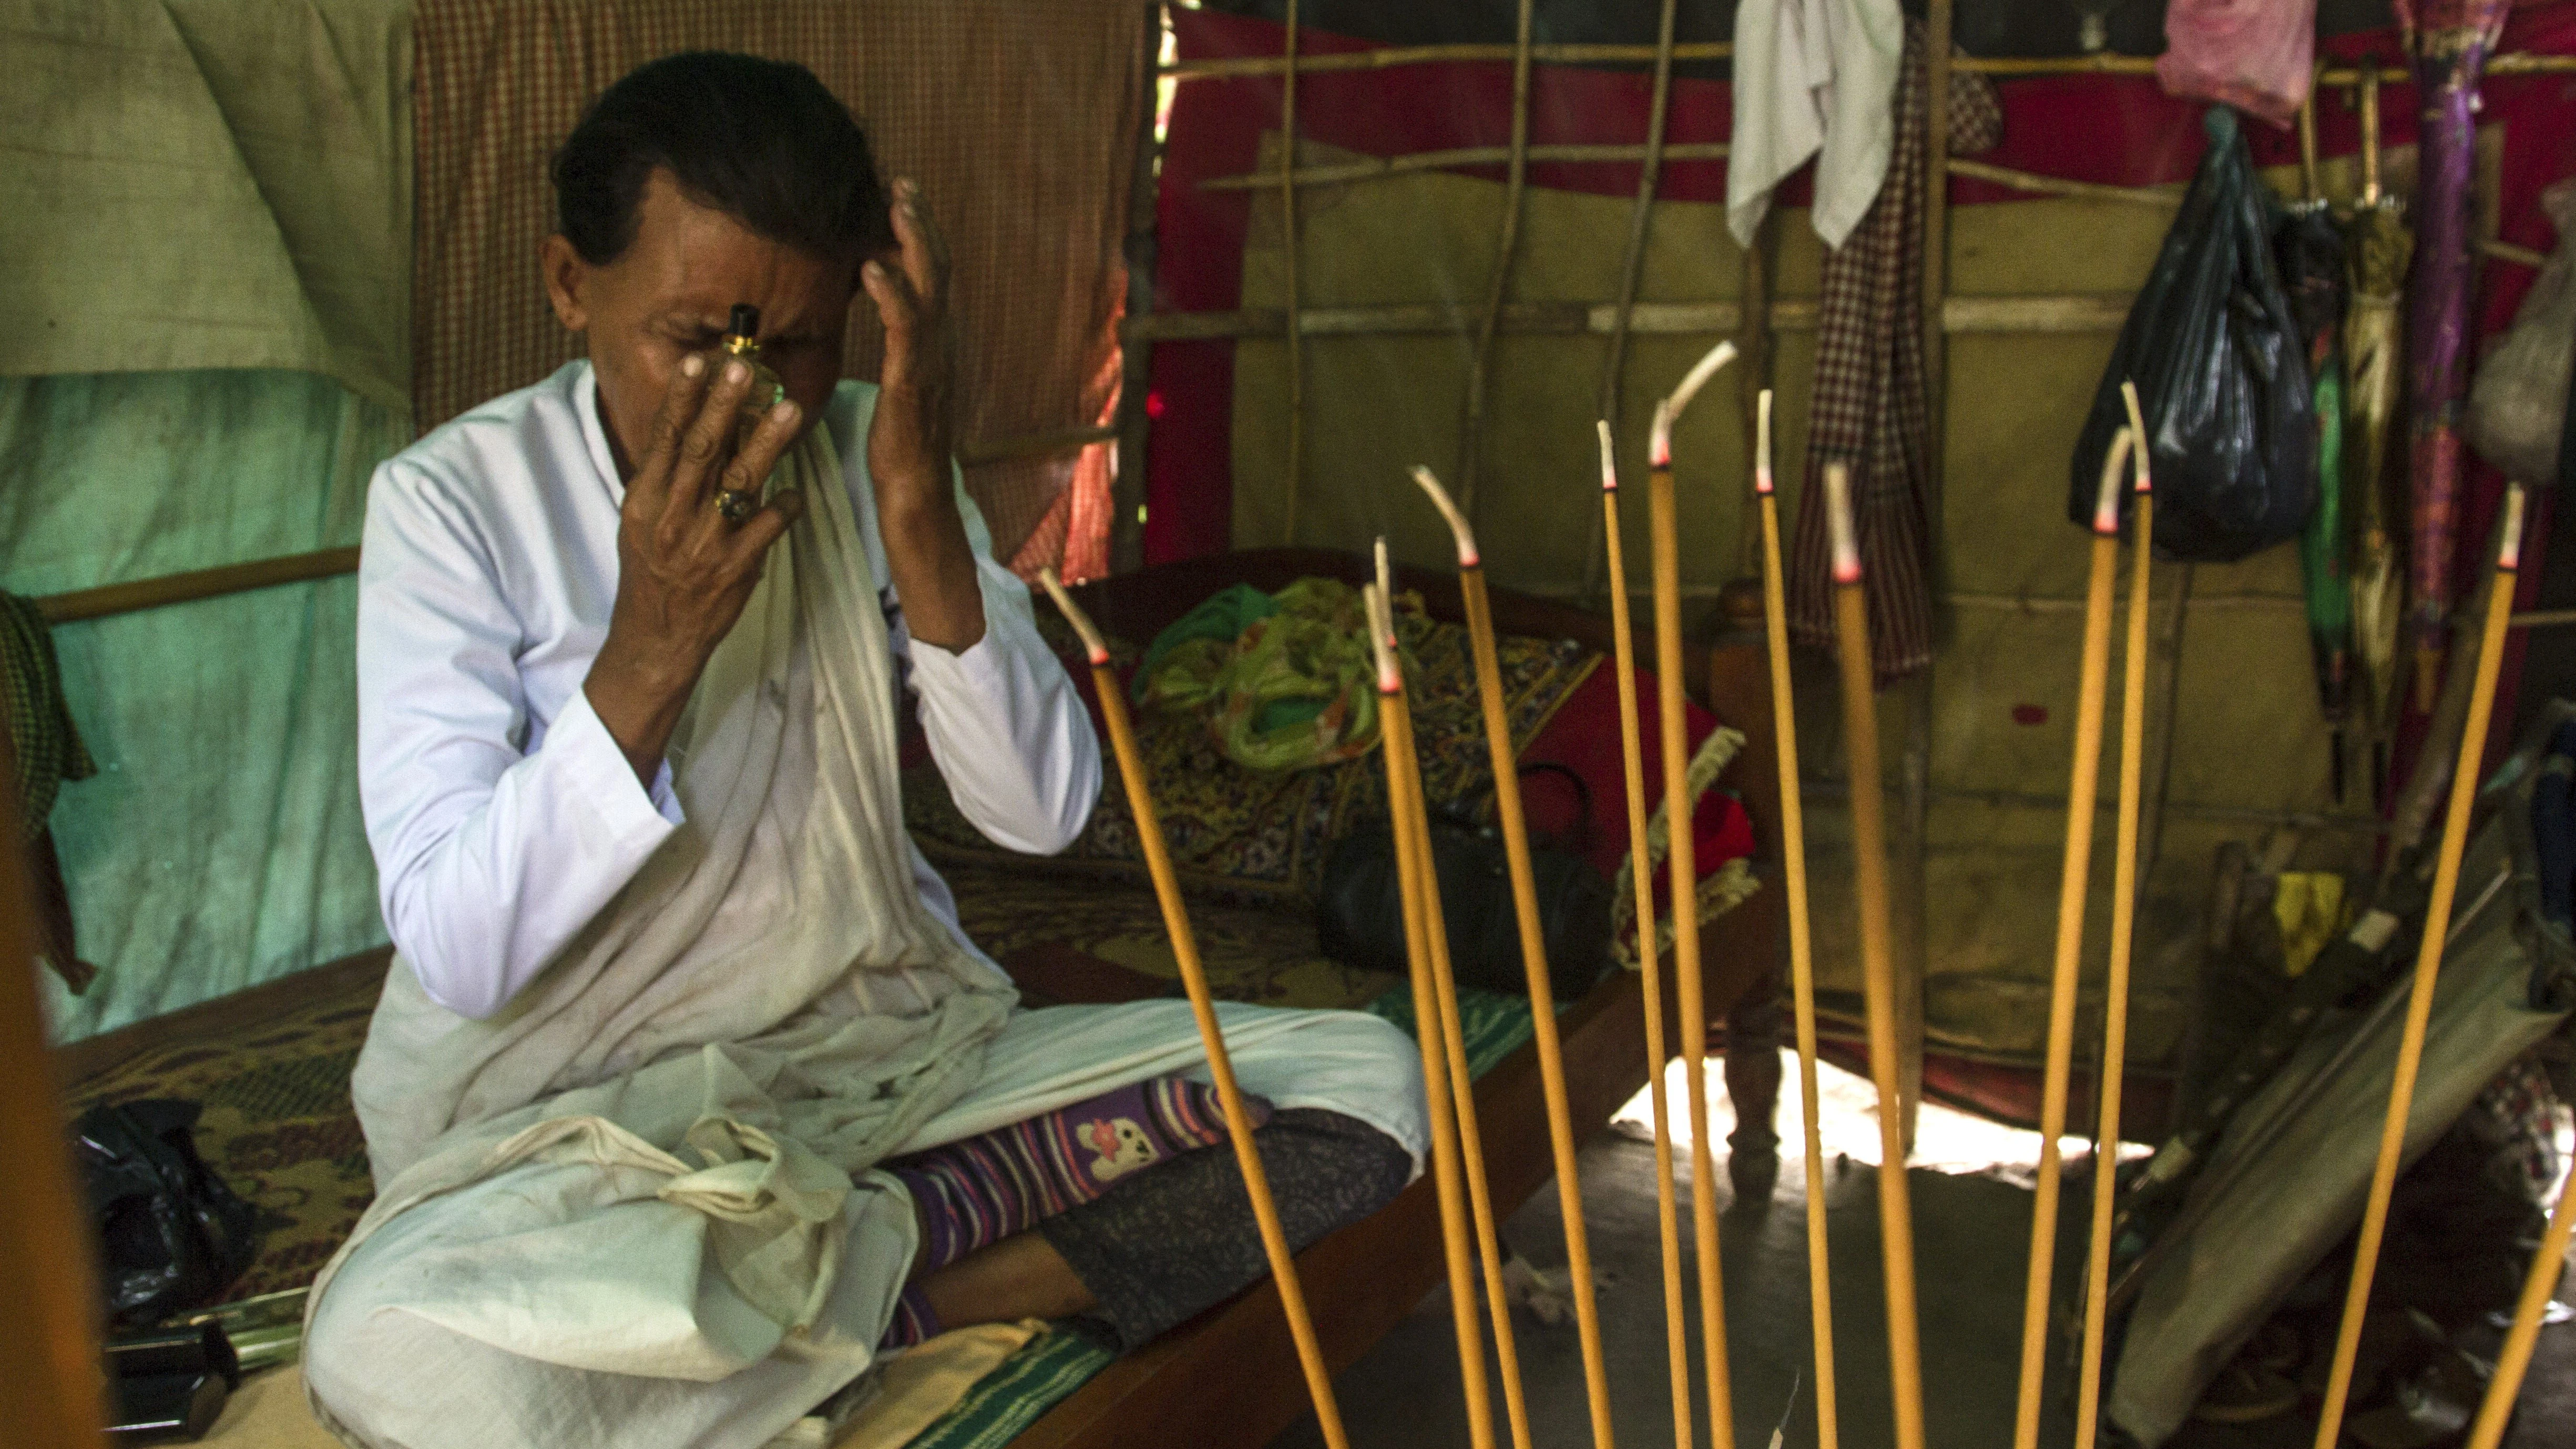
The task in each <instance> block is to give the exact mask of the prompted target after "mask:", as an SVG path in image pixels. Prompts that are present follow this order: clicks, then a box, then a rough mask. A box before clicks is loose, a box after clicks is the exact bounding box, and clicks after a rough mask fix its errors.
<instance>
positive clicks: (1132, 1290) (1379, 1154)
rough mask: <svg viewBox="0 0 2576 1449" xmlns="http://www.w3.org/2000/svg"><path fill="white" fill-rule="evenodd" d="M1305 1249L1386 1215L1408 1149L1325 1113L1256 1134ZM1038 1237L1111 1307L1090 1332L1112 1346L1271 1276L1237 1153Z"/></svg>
mask: <svg viewBox="0 0 2576 1449" xmlns="http://www.w3.org/2000/svg"><path fill="white" fill-rule="evenodd" d="M1252 1140H1253V1142H1254V1143H1255V1144H1256V1145H1257V1146H1259V1148H1260V1149H1261V1165H1262V1167H1263V1169H1264V1170H1265V1171H1266V1172H1267V1173H1268V1175H1269V1178H1270V1192H1271V1196H1272V1197H1273V1198H1274V1199H1275V1200H1276V1201H1277V1203H1278V1207H1279V1222H1280V1226H1281V1227H1282V1228H1284V1229H1285V1230H1286V1231H1287V1235H1288V1241H1289V1242H1290V1243H1291V1244H1292V1245H1293V1246H1295V1247H1298V1248H1304V1247H1305V1246H1306V1245H1307V1244H1309V1243H1312V1242H1314V1241H1315V1240H1317V1239H1319V1238H1321V1237H1323V1236H1324V1235H1325V1234H1326V1233H1329V1232H1331V1231H1332V1230H1333V1229H1335V1228H1338V1227H1341V1226H1342V1225H1344V1224H1346V1223H1353V1222H1357V1221H1359V1220H1360V1219H1361V1218H1364V1217H1366V1216H1368V1215H1369V1214H1370V1213H1373V1212H1375V1211H1377V1210H1378V1209H1379V1208H1381V1207H1384V1206H1385V1205H1386V1204H1387V1203H1388V1202H1390V1201H1392V1200H1393V1199H1394V1197H1395V1195H1396V1194H1397V1193H1398V1192H1400V1191H1402V1190H1403V1188H1404V1185H1405V1182H1406V1181H1407V1180H1408V1179H1409V1178H1410V1177H1411V1176H1412V1173H1413V1162H1412V1158H1411V1156H1410V1155H1409V1154H1408V1153H1406V1151H1405V1150H1404V1147H1403V1145H1402V1144H1400V1143H1398V1142H1397V1141H1395V1139H1393V1138H1391V1137H1389V1136H1387V1135H1386V1134H1385V1133H1383V1132H1380V1131H1378V1130H1377V1129H1376V1128H1374V1127H1371V1126H1369V1125H1368V1124H1367V1123H1365V1122H1361V1121H1359V1120H1358V1119H1356V1118H1352V1117H1346V1116H1344V1115H1342V1114H1341V1113H1339V1112H1330V1111H1325V1110H1323V1109H1321V1108H1314V1107H1306V1108H1293V1109H1288V1110H1284V1111H1279V1112H1275V1113H1273V1114H1272V1115H1271V1118H1270V1121H1269V1124H1268V1125H1266V1126H1264V1127H1262V1128H1261V1129H1260V1130H1259V1131H1257V1132H1255V1133H1253V1134H1252ZM1037 1230H1038V1231H1039V1232H1040V1233H1042V1234H1044V1235H1045V1237H1046V1240H1047V1242H1048V1243H1049V1244H1051V1245H1052V1246H1053V1247H1054V1248H1055V1250H1056V1251H1057V1252H1058V1253H1060V1254H1062V1255H1063V1256H1064V1261H1065V1262H1066V1264H1067V1265H1068V1266H1070V1267H1071V1268H1072V1269H1073V1273H1074V1276H1075V1277H1077V1278H1079V1279H1081V1280H1082V1285H1083V1286H1084V1287H1085V1288H1088V1289H1090V1290H1091V1294H1092V1296H1093V1297H1094V1298H1097V1299H1098V1300H1100V1306H1099V1307H1098V1308H1097V1309H1096V1310H1095V1311H1094V1312H1093V1314H1092V1315H1091V1316H1089V1317H1087V1318H1085V1319H1083V1320H1081V1322H1080V1324H1079V1326H1080V1327H1081V1328H1083V1329H1084V1330H1085V1331H1086V1332H1089V1333H1090V1334H1092V1335H1093V1336H1094V1337H1097V1338H1099V1339H1101V1340H1102V1341H1103V1342H1104V1343H1106V1344H1107V1345H1108V1346H1109V1347H1110V1348H1112V1349H1116V1350H1120V1351H1124V1350H1126V1349H1130V1348H1134V1347H1136V1346H1138V1345H1140V1344H1143V1343H1146V1342H1148V1341H1150V1340H1152V1339H1154V1338H1156V1337H1159V1336H1160V1335H1161V1334H1163V1333H1164V1332H1166V1331H1168V1330H1170V1329H1171V1328H1173V1327H1175V1326H1176V1325H1178V1324H1180V1323H1182V1322H1183V1321H1185V1320H1187V1319H1189V1318H1191V1317H1192V1316H1194V1315H1196V1314H1197V1313H1199V1312H1200V1311H1202V1310H1204V1309H1206V1308H1208V1307H1210V1306H1212V1305H1214V1304H1216V1303H1219V1302H1222V1301H1223V1300H1225V1299H1227V1298H1230V1297H1232V1296H1233V1295H1234V1294H1236V1293H1238V1292H1241V1291H1242V1290H1243V1289H1244V1288H1246V1287H1249V1286H1250V1285H1252V1284H1253V1283H1255V1282H1258V1281H1259V1280H1260V1279H1261V1277H1262V1275H1263V1274H1265V1273H1267V1272H1269V1271H1270V1261H1269V1259H1268V1257H1267V1256H1265V1255H1264V1254H1263V1252H1262V1248H1261V1234H1260V1231H1259V1228H1258V1226H1257V1225H1256V1224H1255V1222H1254V1221H1253V1217H1252V1200H1251V1198H1250V1197H1249V1196H1248V1195H1247V1194H1246V1193H1245V1191H1244V1187H1243V1172H1242V1169H1241V1168H1239V1167H1238V1166H1236V1164H1235V1156H1234V1149H1233V1147H1231V1146H1219V1147H1202V1148H1199V1149H1198V1150H1196V1151H1194V1152H1185V1153H1182V1154H1181V1155H1179V1156H1178V1157H1175V1158H1172V1159H1171V1160H1170V1161H1168V1162H1161V1163H1157V1164H1155V1165H1154V1166H1152V1167H1149V1168H1146V1169H1145V1170H1144V1171H1142V1172H1138V1173H1136V1174H1134V1175H1133V1176H1131V1177H1128V1178H1127V1179H1125V1180H1124V1181H1121V1182H1119V1183H1118V1184H1117V1185H1115V1186H1113V1187H1111V1188H1110V1189H1109V1191H1108V1192H1106V1193H1104V1194H1102V1195H1101V1196H1100V1197H1098V1198H1096V1199H1094V1200H1093V1201H1091V1202H1087V1203H1083V1204H1080V1205H1079V1206H1076V1207H1073V1208H1070V1209H1068V1210H1066V1211H1064V1212H1062V1213H1059V1214H1057V1215H1056V1216H1054V1217H1051V1218H1048V1219H1047V1220H1046V1221H1044V1222H1042V1223H1040V1224H1038V1228H1037Z"/></svg>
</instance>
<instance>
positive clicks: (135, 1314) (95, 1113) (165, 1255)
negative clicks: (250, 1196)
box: [72, 1099, 260, 1326]
mask: <svg viewBox="0 0 2576 1449" xmlns="http://www.w3.org/2000/svg"><path fill="white" fill-rule="evenodd" d="M199 1110H200V1109H199V1108H198V1105H197V1104H196V1103H194V1102H181V1101H174V1100H166V1099H153V1100H147V1101H140V1102H124V1103H120V1104H118V1105H116V1106H112V1107H94V1108H92V1109H90V1110H89V1111H88V1112H85V1113H83V1114H82V1115H81V1119H80V1121H79V1122H77V1123H75V1124H73V1127H72V1152H73V1155H74V1156H75V1157H76V1158H78V1159H79V1162H80V1167H81V1175H82V1177H83V1179H84V1180H85V1184H86V1186H87V1187H88V1189H89V1205H90V1214H91V1218H90V1221H91V1223H92V1225H93V1226H94V1228H95V1229H96V1231H97V1235H98V1254H99V1275H98V1276H99V1289H100V1292H101V1294H102V1296H104V1297H105V1298H106V1300H107V1311H108V1316H109V1317H110V1318H111V1319H113V1320H114V1321H115V1322H117V1323H119V1324H122V1325H129V1326H130V1325H135V1324H144V1323H152V1322H156V1321H158V1320H160V1319H162V1318H164V1317H167V1316H168V1315H170V1314H172V1313H176V1312H178V1311H179V1310H181V1309H185V1308H195V1307H199V1306H201V1305H203V1304H206V1303H211V1302H213V1301H214V1299H215V1296H216V1295H217V1294H219V1293H221V1292H223V1290H224V1289H226V1288H228V1287H230V1286H232V1282H233V1280H234V1279H236V1278H239V1277H240V1276H241V1275H242V1273H243V1271H244V1270H246V1269H248V1268H249V1267H250V1265H251V1260H252V1259H253V1258H256V1257H257V1256H259V1237H260V1230H259V1209H257V1208H255V1207H253V1206H251V1205H250V1204H249V1203H246V1202H244V1201H242V1200H241V1198H239V1197H238V1196H236V1195H235V1194H234V1192H233V1190H232V1189H231V1188H230V1187H227V1186H225V1184H224V1180H223V1179H222V1178H220V1177H217V1176H215V1174H214V1173H213V1172H212V1171H211V1170H209V1169H208V1168H207V1166H206V1164H205V1161H204V1159H202V1158H200V1157H198V1156H197V1144H196V1140H195V1139H194V1137H192V1136H191V1135H190V1134H191V1132H192V1130H193V1129H194V1128H195V1127H196V1125H197V1113H198V1111H199Z"/></svg>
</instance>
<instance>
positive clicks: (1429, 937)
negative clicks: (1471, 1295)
mask: <svg viewBox="0 0 2576 1449" xmlns="http://www.w3.org/2000/svg"><path fill="white" fill-rule="evenodd" d="M1377 591H1378V597H1379V598H1380V599H1383V600H1392V599H1393V598H1394V597H1395V591H1394V586H1393V579H1392V571H1391V570H1390V569H1389V567H1388V565H1387V554H1386V539H1385V538H1383V537H1380V538H1379V539H1378V541H1377ZM1393 610H1394V605H1393V604H1392V603H1389V604H1388V605H1387V612H1386V617H1385V619H1384V620H1382V621H1381V620H1379V619H1378V618H1377V617H1376V616H1375V615H1374V614H1373V615H1371V616H1370V627H1372V628H1376V627H1377V625H1378V624H1379V623H1381V622H1383V623H1384V625H1385V628H1384V629H1382V630H1380V632H1379V634H1378V637H1379V639H1380V640H1381V641H1383V643H1384V644H1385V647H1386V652H1387V654H1388V657H1390V658H1394V657H1396V645H1395V615H1394V612H1393ZM1398 668H1399V671H1400V670H1401V666H1400V665H1399V666H1398ZM1385 708H1386V709H1387V710H1388V711H1389V712H1391V713H1400V714H1401V715H1402V716H1403V717H1402V718H1401V719H1398V720H1397V721H1395V724H1394V729H1395V730H1396V733H1395V735H1393V736H1391V737H1390V739H1391V747H1392V748H1393V749H1394V750H1395V751H1396V752H1397V754H1398V755H1400V756H1401V757H1402V758H1401V759H1400V760H1399V761H1398V764H1399V766H1400V768H1402V769H1403V770H1404V772H1405V774H1406V776H1407V779H1408V781H1409V783H1408V785H1407V787H1406V788H1407V789H1408V790H1409V791H1410V792H1411V796H1412V803H1411V805H1410V807H1409V828H1410V829H1411V830H1412V831H1413V832H1414V849H1413V862H1412V865H1411V866H1410V869H1411V871H1412V872H1413V880H1412V891H1413V899H1414V900H1416V901H1417V902H1420V903H1421V904H1422V907H1423V915H1422V920H1423V941H1424V946H1425V947H1426V951H1427V954H1428V956H1429V959H1430V963H1431V983H1432V988H1433V994H1434V995H1435V996H1436V997H1437V1001H1436V1002H1435V1003H1434V1004H1435V1005H1436V1006H1437V1007H1438V1011H1437V1012H1436V1014H1427V1013H1426V1012H1425V1011H1424V1010H1423V1007H1422V1004H1421V1003H1420V1002H1416V1003H1415V1005H1414V1013H1413V1014H1414V1018H1415V1020H1416V1021H1417V1022H1419V1023H1421V1024H1422V1025H1423V1026H1424V1027H1425V1028H1426V1029H1427V1028H1429V1027H1430V1026H1431V1025H1432V1024H1433V1023H1434V1022H1436V1023H1437V1025H1438V1029H1439V1032H1440V1043H1441V1048H1442V1051H1443V1053H1444V1054H1445V1057H1446V1060H1447V1062H1448V1071H1449V1099H1450V1101H1451V1102H1452V1103H1453V1104H1454V1108H1453V1110H1454V1112H1455V1115H1456V1117H1457V1121H1458V1147H1459V1151H1460V1154H1461V1158H1462V1162H1463V1165H1464V1167H1465V1170H1466V1178H1467V1204H1468V1207H1469V1209H1470V1210H1471V1215H1472V1216H1473V1218H1474V1221H1475V1228H1476V1256H1477V1259H1478V1261H1479V1263H1480V1265H1481V1266H1482V1267H1483V1269H1484V1273H1485V1307H1486V1312H1487V1313H1488V1315H1490V1316H1491V1317H1492V1319H1493V1321H1494V1357H1495V1358H1496V1359H1497V1360H1498V1361H1499V1362H1500V1364H1501V1367H1502V1371H1503V1412H1504V1417H1505V1419H1506V1420H1507V1421H1508V1422H1509V1423H1510V1425H1511V1430H1512V1443H1513V1445H1514V1446H1515V1449H1529V1446H1530V1427H1529V1396H1528V1393H1527V1391H1526V1390H1525V1388H1524V1387H1523V1384H1522V1381H1521V1357H1520V1348H1519V1346H1518V1345H1517V1344H1516V1343H1515V1342H1514V1341H1513V1336H1512V1304H1511V1290H1510V1288H1509V1287H1508V1286H1507V1285H1506V1284H1505V1282H1504V1281H1503V1250H1502V1235H1501V1233H1500V1232H1499V1230H1498V1229H1497V1228H1496V1226H1495V1223H1494V1203H1493V1189H1492V1185H1491V1183H1490V1182H1489V1181H1488V1179H1487V1177H1486V1175H1485V1141H1484V1134H1483V1130H1482V1124H1481V1123H1480V1122H1479V1121H1478V1120H1477V1117H1476V1074H1475V1073H1474V1072H1473V1071H1471V1070H1470V1069H1469V1067H1468V1064H1467V1032H1466V1027H1465V1025H1464V1023H1462V1022H1461V1021H1460V1020H1459V1015H1458V981H1457V976H1456V973H1455V972H1453V971H1452V970H1451V968H1450V961H1449V921H1448V917H1447V915H1446V914H1445V912H1444V911H1442V910H1441V909H1440V908H1439V906H1438V902H1439V901H1440V899H1441V896H1440V869H1439V862H1438V861H1437V860H1436V859H1434V858H1433V856H1432V852H1431V811H1430V807H1429V805H1428V804H1427V802H1426V801H1425V800H1424V798H1423V790H1422V770H1421V765H1420V757H1419V756H1418V755H1417V754H1416V753H1415V752H1414V747H1413V710H1412V705H1411V701H1410V699H1409V697H1408V696H1406V695H1405V694H1403V693H1402V692H1398V694H1397V695H1396V696H1395V697H1394V699H1393V700H1392V701H1389V702H1388V703H1387V704H1386V705H1385ZM1390 758H1394V757H1392V756H1391V757H1390ZM1390 779H1392V777H1390ZM1390 789H1392V786H1391V785H1390ZM1397 868H1398V869H1406V868H1407V867H1406V866H1405V865H1404V863H1403V861H1402V858H1401V857H1399V858H1398V862H1397Z"/></svg>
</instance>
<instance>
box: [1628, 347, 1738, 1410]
mask: <svg viewBox="0 0 2576 1449" xmlns="http://www.w3.org/2000/svg"><path fill="white" fill-rule="evenodd" d="M1734 357H1735V344H1733V343H1731V342H1721V343H1719V344H1717V346H1715V347H1712V348H1710V349H1709V350H1708V353H1707V355H1705V356H1703V357H1702V358H1700V360H1699V361H1698V363H1697V364H1695V365H1694V366H1693V367H1692V368H1691V370H1690V372H1689V374H1688V375H1687V376H1685V377H1684V378H1683V379H1682V383H1681V386H1679V387H1677V388H1675V389H1673V391H1672V394H1671V395H1670V396H1669V397H1666V398H1665V399H1664V400H1663V401H1662V402H1660V403H1658V404H1656V406H1655V418H1654V424H1653V428H1652V431H1651V432H1649V434H1648V435H1647V446H1646V462H1647V469H1646V521H1647V536H1648V541H1649V544H1650V547H1651V550H1652V554H1653V562H1654V574H1653V578H1654V604H1655V720H1656V728H1657V733H1658V734H1659V735H1660V736H1661V738H1660V739H1659V740H1658V741H1657V743H1658V745H1659V746H1660V747H1661V754H1662V758H1663V766H1664V836H1665V850H1666V854H1665V864H1666V866H1667V867H1668V868H1669V870H1670V872H1671V874H1670V876H1669V877H1668V879H1669V881H1670V889H1669V896H1670V899H1671V901H1672V910H1673V995H1674V998H1675V1001H1674V1004H1675V1006H1676V1007H1677V1008H1678V1009H1679V1010H1680V1012H1681V1014H1682V1029H1681V1038H1682V1042H1681V1046H1682V1080H1683V1082H1684V1084H1685V1085H1686V1086H1687V1087H1688V1089H1689V1101H1690V1124H1691V1244H1692V1248H1693V1254H1694V1258H1695V1260H1696V1262H1697V1264H1698V1267H1699V1331H1700V1354H1701V1362H1702V1368H1703V1371H1704V1372H1705V1373H1706V1374H1707V1376H1708V1441H1709V1443H1710V1445H1712V1446H1713V1449H1734V1445H1735V1398H1734V1389H1733V1384H1732V1379H1731V1377H1730V1375H1729V1372H1728V1369H1727V1362H1726V1284H1725V1275H1724V1272H1723V1270H1722V1268H1721V1265H1720V1264H1719V1261H1718V1242H1717V1197H1716V1192H1717V1159H1716V1154H1715V1152H1714V1151H1713V1150H1712V1149H1711V1147H1710V1139H1711V1136H1712V1135H1713V1134H1712V1133H1711V1132H1710V1130H1709V1123H1708V1002H1707V998H1706V994H1705V992H1704V991H1703V989H1702V982H1701V977H1700V957H1699V852H1698V849H1697V841H1696V840H1695V839H1694V838H1693V834H1692V829H1691V818H1692V814H1693V812H1692V809H1691V797H1690V738H1689V734H1688V731H1687V726H1686V725H1685V723H1684V721H1683V718H1682V617H1681V544H1680V541H1679V540H1680V529H1679V525H1678V523H1677V522H1676V520H1675V515H1674V509H1673V420H1674V419H1675V418H1676V417H1678V416H1679V415H1680V413H1681V410H1682V408H1683V407H1685V406H1687V405H1688V404H1689V402H1690V400H1691V397H1692V395H1693V394H1695V393H1697V392H1698V391H1699V389H1700V387H1701V386H1702V385H1703V384H1705V383H1706V382H1707V381H1708V380H1709V379H1710V378H1711V377H1714V376H1716V375H1717V370H1718V369H1719V368H1721V367H1724V366H1725V365H1726V364H1727V363H1728V362H1730V361H1732V360H1734Z"/></svg>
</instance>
